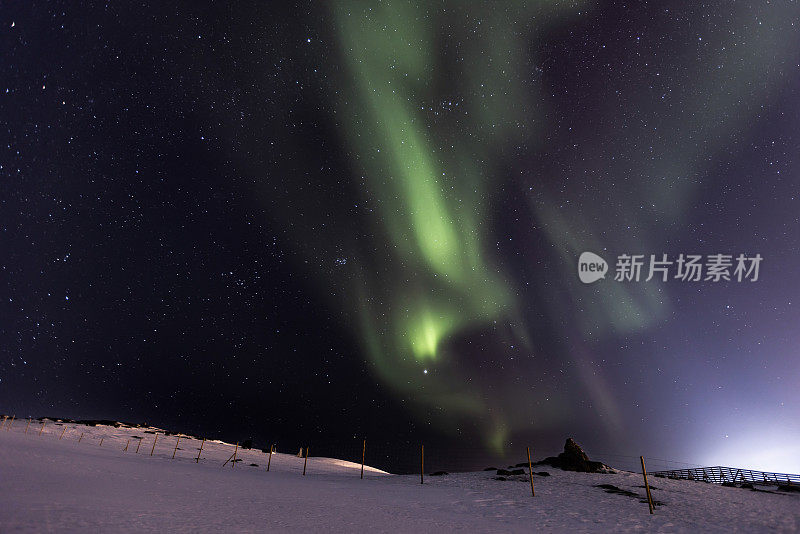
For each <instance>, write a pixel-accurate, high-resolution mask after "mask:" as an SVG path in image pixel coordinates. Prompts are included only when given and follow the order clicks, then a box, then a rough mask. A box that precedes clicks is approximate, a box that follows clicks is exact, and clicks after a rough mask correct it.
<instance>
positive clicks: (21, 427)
mask: <svg viewBox="0 0 800 534" xmlns="http://www.w3.org/2000/svg"><path fill="white" fill-rule="evenodd" d="M0 417H3V419H2V423H0V431H12V428H13V430H14V431H16V432H24V433H25V434H30V435H37V436H46V437H52V438H54V439H58V440H65V441H67V442H69V441H76V442H77V443H86V444H96V445H98V446H101V447H115V448H119V449H120V450H122V451H124V452H126V453H132V454H147V455H150V456H153V455H157V456H167V457H170V458H172V459H178V460H193V461H195V462H197V463H200V462H214V461H216V462H219V463H220V464H223V463H226V465H227V462H230V463H231V465H232V466H235V465H238V464H242V463H244V464H245V465H249V466H253V467H264V468H267V467H268V466H270V465H278V466H281V467H282V468H286V467H287V466H288V467H289V468H290V469H296V470H298V471H299V470H301V469H305V468H307V466H306V465H305V464H306V462H304V461H303V460H304V458H305V457H306V456H310V457H311V458H312V461H313V460H315V459H319V458H331V459H335V460H341V461H343V462H346V463H348V464H352V467H353V469H356V468H357V467H360V466H361V465H362V463H363V464H365V465H366V466H368V467H372V468H376V469H379V470H382V471H386V472H390V473H394V474H401V475H403V474H405V475H407V474H416V475H419V474H424V475H425V476H431V475H439V474H444V473H449V472H459V471H481V470H484V471H495V470H504V471H511V472H514V470H519V469H525V468H527V466H528V457H527V447H524V446H514V447H509V448H506V449H504V450H503V451H502V452H498V451H492V450H489V449H487V448H485V447H479V446H475V447H469V446H462V447H453V446H451V445H439V444H435V443H434V444H430V443H428V444H423V443H411V442H385V441H383V442H382V441H377V440H376V441H370V440H369V439H364V438H357V437H353V439H352V440H349V441H346V442H342V441H338V442H336V443H315V442H310V443H306V444H305V445H304V446H300V447H297V450H295V448H294V447H292V446H289V447H292V448H288V447H287V446H283V445H282V444H281V443H278V442H272V443H262V444H258V445H257V444H255V443H253V442H252V441H251V440H245V441H242V442H239V443H235V444H231V443H226V442H224V441H221V440H215V439H206V438H202V437H198V436H192V435H188V434H182V433H176V432H169V431H166V430H163V429H158V428H154V427H142V426H138V425H130V424H125V423H118V422H114V421H71V420H61V419H50V418H39V419H32V418H29V419H22V420H18V419H16V418H14V417H13V416H12V417H9V416H0ZM93 427H96V428H93ZM279 451H280V454H279V455H275V453H278V452H279ZM534 452H535V451H532V454H533V453H534ZM590 456H591V459H592V460H597V461H601V462H602V463H604V464H606V465H608V466H610V467H613V468H617V469H623V470H628V471H631V472H637V473H640V472H641V470H640V469H641V468H640V464H639V462H640V457H639V456H636V455H624V454H618V453H609V452H597V453H593V454H591V455H590ZM540 459H541V455H536V456H532V460H533V461H532V465H533V467H534V469H533V470H534V471H537V469H536V466H537V460H540ZM646 461H647V467H648V471H649V474H650V475H652V476H656V477H663V478H673V479H686V480H695V481H706V482H713V483H745V482H749V483H778V484H789V485H792V484H800V475H794V474H787V473H772V472H765V471H757V470H752V469H742V468H733V467H722V466H714V467H703V466H701V465H699V464H692V463H688V462H684V461H679V460H672V459H663V458H655V457H647V458H646ZM270 462H274V463H272V464H270ZM539 465H541V464H539ZM312 468H313V467H312ZM542 469H546V466H543V467H541V469H540V470H542Z"/></svg>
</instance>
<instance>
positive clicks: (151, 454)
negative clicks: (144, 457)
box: [150, 432, 158, 456]
mask: <svg viewBox="0 0 800 534" xmlns="http://www.w3.org/2000/svg"><path fill="white" fill-rule="evenodd" d="M156 443H158V432H156V433H155V439H153V448H152V449H150V456H153V451H154V450H156Z"/></svg>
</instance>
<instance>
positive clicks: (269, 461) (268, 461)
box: [267, 445, 272, 471]
mask: <svg viewBox="0 0 800 534" xmlns="http://www.w3.org/2000/svg"><path fill="white" fill-rule="evenodd" d="M271 463H272V445H270V446H269V459H268V460H267V471H269V464H271Z"/></svg>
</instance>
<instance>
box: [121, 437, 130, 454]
mask: <svg viewBox="0 0 800 534" xmlns="http://www.w3.org/2000/svg"><path fill="white" fill-rule="evenodd" d="M130 444H131V438H128V443H126V444H125V448H124V449H122V452H128V445H130Z"/></svg>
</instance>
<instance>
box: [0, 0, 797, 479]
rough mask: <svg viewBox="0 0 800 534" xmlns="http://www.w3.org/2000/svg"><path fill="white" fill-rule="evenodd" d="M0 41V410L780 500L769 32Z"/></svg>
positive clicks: (581, 24)
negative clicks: (661, 264)
mask: <svg viewBox="0 0 800 534" xmlns="http://www.w3.org/2000/svg"><path fill="white" fill-rule="evenodd" d="M4 11H5V12H4V13H3V14H2V20H1V21H0V22H2V28H3V30H2V32H3V39H4V40H5V42H6V47H7V49H8V50H9V53H8V54H7V57H6V59H5V60H4V62H3V67H2V68H3V74H4V76H3V77H2V79H3V80H4V83H5V86H0V98H2V104H0V106H2V108H0V109H2V118H3V123H4V124H3V131H7V132H8V136H9V141H8V142H7V143H6V145H7V146H6V153H5V154H4V156H3V159H2V161H0V165H2V168H0V172H2V173H3V174H4V176H5V179H4V184H5V188H4V191H5V192H4V195H3V204H2V207H3V215H2V218H3V219H2V229H3V235H4V236H5V240H6V245H5V247H4V248H5V249H6V250H7V253H6V254H5V257H4V259H3V261H2V262H0V268H2V271H0V273H2V277H3V278H4V284H5V287H6V288H7V293H8V294H7V298H3V299H2V304H0V306H2V307H1V308H0V310H2V317H4V318H5V319H4V322H3V325H2V326H1V327H0V328H1V330H0V345H2V347H3V348H2V351H3V352H2V354H3V357H2V361H0V402H1V403H3V404H4V405H6V406H9V408H8V409H7V410H6V411H9V410H10V411H13V410H16V411H17V412H19V413H23V412H24V413H30V415H35V416H38V415H43V414H45V412H47V414H49V415H63V416H76V417H94V418H99V417H108V418H115V419H125V418H128V419H135V420H139V419H147V420H149V421H153V422H157V423H158V424H162V425H166V424H176V425H183V426H188V427H193V428H197V429H200V430H202V431H204V432H218V433H221V434H225V435H227V434H236V435H241V436H242V437H245V435H246V436H249V437H254V438H256V440H259V439H262V440H267V439H277V440H278V441H279V442H280V443H286V445H287V446H290V448H291V447H295V445H297V446H300V445H299V444H300V443H301V442H307V440H313V441H314V443H315V444H314V446H315V447H318V449H315V450H319V448H322V449H323V450H325V448H326V447H328V448H329V450H330V451H331V452H332V453H334V452H336V450H337V447H341V446H345V444H347V443H349V442H350V441H352V440H353V436H364V435H368V436H370V440H373V441H374V442H376V443H381V444H383V445H382V447H383V448H384V450H385V451H386V455H387V457H388V456H389V455H390V454H392V451H393V450H395V449H393V447H395V448H402V447H405V446H410V444H415V443H418V442H419V441H421V440H425V441H426V442H427V443H431V444H435V445H436V446H438V447H440V448H446V447H453V448H455V449H458V448H459V447H462V448H469V450H470V451H473V450H476V451H477V450H480V451H481V454H483V453H485V454H486V455H487V456H491V455H501V456H502V455H503V454H506V453H510V452H511V451H516V450H518V448H519V447H520V446H523V447H524V446H525V445H527V444H530V445H532V446H533V447H534V449H535V450H537V451H543V454H544V452H545V451H546V452H548V453H549V452H550V451H551V450H552V452H556V451H557V449H558V447H559V446H560V443H562V442H563V439H564V437H565V436H574V437H575V438H576V439H577V440H578V441H580V442H581V443H583V444H585V445H587V446H588V447H589V449H590V451H595V452H596V453H597V455H598V456H600V458H601V459H603V460H604V461H606V462H607V463H613V462H615V461H617V463H620V464H625V462H628V461H629V459H630V458H634V459H635V458H638V455H639V454H645V455H647V456H651V457H655V458H661V459H666V460H671V461H674V462H686V463H693V464H709V463H713V464H715V465H716V464H723V465H725V464H732V465H742V466H746V467H752V468H756V469H758V468H761V469H768V470H778V471H781V470H782V471H794V472H797V471H798V470H800V464H798V461H797V458H798V457H800V455H799V454H800V450H798V449H797V447H796V446H794V445H791V443H795V442H796V441H797V437H798V436H800V426H799V425H800V423H799V422H798V419H797V417H796V414H797V413H800V412H799V411H798V410H800V398H799V397H798V395H797V393H796V392H795V389H796V384H797V381H798V379H800V360H798V352H797V350H798V349H797V347H799V346H800V338H798V330H797V324H798V319H799V318H800V314H799V313H798V311H797V302H798V300H800V295H799V294H798V283H797V281H796V276H795V275H794V273H795V272H800V261H799V260H798V255H797V254H796V250H797V248H798V245H800V242H799V241H798V239H799V238H800V227H799V226H798V225H800V220H798V204H797V203H798V200H797V199H798V197H797V195H798V186H799V185H800V174H799V173H800V171H799V170H798V164H799V163H800V162H798V159H797V158H798V156H797V155H798V154H799V153H800V150H798V149H800V139H799V138H798V136H797V134H796V132H797V131H798V126H800V106H798V104H799V103H800V102H799V101H798V95H797V87H798V82H800V17H798V16H799V15H800V11H798V7H797V5H796V4H790V3H777V4H762V3H737V4H728V3H725V4H723V3H717V4H704V5H702V6H687V5H685V4H682V3H673V2H666V3H658V4H657V5H652V4H650V5H648V4H641V5H640V4H635V5H622V4H617V3H611V2H573V3H564V2H497V3H491V4H486V5H484V6H481V5H479V4H478V3H472V2H456V1H443V2H436V3H430V2H411V1H403V2H400V1H398V2H394V1H389V2H366V1H338V2H325V3H307V4H302V5H301V4H297V5H295V4H285V5H284V4H281V5H278V4H270V3H263V2H262V3H259V2H254V3H242V4H236V5H227V6H213V7H210V6H205V7H199V6H198V5H195V4H191V3H182V4H180V5H178V6H161V5H153V6H149V8H148V9H145V10H144V13H145V14H144V15H142V17H144V19H145V20H146V22H147V24H145V25H143V24H141V21H140V24H135V23H134V22H133V20H134V19H137V20H138V17H137V16H136V13H137V11H136V9H135V8H134V7H133V6H132V5H131V6H127V5H124V4H121V5H106V6H104V7H103V8H102V9H98V10H97V12H93V11H92V10H91V9H88V8H82V7H77V6H66V5H65V6H61V7H56V6H55V5H54V4H37V3H35V2H34V3H32V4H31V5H30V6H15V7H13V8H10V9H8V10H4ZM87 20H91V21H93V23H92V24H88V25H87V23H86V21H87ZM12 24H13V26H12ZM45 35H48V36H50V37H48V39H50V41H46V40H45V38H44V36H45ZM77 52H80V53H77ZM584 251H592V252H595V253H597V254H599V255H600V256H602V257H604V258H605V259H606V260H609V264H610V266H611V268H612V269H613V260H614V259H615V258H616V257H617V256H618V255H620V254H644V255H650V254H656V255H661V254H669V255H670V256H677V255H678V254H680V253H685V254H704V255H710V254H717V253H725V254H738V253H746V254H751V255H755V254H756V253H759V254H761V256H763V257H764V263H763V265H762V272H761V278H760V279H759V281H758V282H756V283H752V284H745V283H742V284H735V283H734V284H731V283H728V284H715V283H711V282H708V283H698V284H695V285H691V284H686V283H682V282H681V281H678V280H674V279H671V280H668V281H667V282H660V281H657V280H655V281H650V282H644V281H642V282H638V283H634V282H631V283H620V282H615V281H614V280H613V276H612V277H607V278H606V279H605V280H600V281H598V282H597V283H595V284H592V285H585V284H582V283H581V282H580V280H579V279H578V277H577V274H576V266H577V260H578V257H579V255H580V254H581V253H582V252H584ZM62 412H63V413H62ZM231 413H234V414H236V417H230V414H231ZM191 429H192V428H188V429H187V430H191ZM231 439H234V438H231ZM303 440H306V441H303ZM373 441H371V442H373ZM295 448H296V447H295ZM432 448H433V445H432ZM470 454H472V453H470ZM475 455H476V456H477V455H478V453H477V452H476V453H475ZM604 455H605V457H603V456H604ZM386 461H387V462H391V460H386ZM668 465H672V466H674V465H677V464H668V463H665V466H668Z"/></svg>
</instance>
